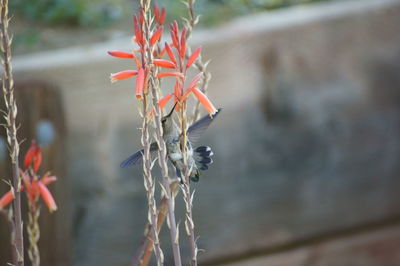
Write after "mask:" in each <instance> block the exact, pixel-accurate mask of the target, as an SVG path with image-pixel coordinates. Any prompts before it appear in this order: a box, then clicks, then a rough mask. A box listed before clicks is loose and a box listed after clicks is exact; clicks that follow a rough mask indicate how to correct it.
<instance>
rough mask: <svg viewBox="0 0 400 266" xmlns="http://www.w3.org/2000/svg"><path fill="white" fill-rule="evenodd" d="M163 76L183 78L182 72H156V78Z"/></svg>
mask: <svg viewBox="0 0 400 266" xmlns="http://www.w3.org/2000/svg"><path fill="white" fill-rule="evenodd" d="M163 77H181V78H183V74H182V73H181V72H176V71H173V72H160V73H158V74H157V78H163Z"/></svg>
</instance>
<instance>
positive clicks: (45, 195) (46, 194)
mask: <svg viewBox="0 0 400 266" xmlns="http://www.w3.org/2000/svg"><path fill="white" fill-rule="evenodd" d="M38 186H39V191H40V195H41V196H42V199H43V201H44V203H46V205H47V207H49V211H50V212H53V211H56V210H57V205H56V202H55V201H54V198H53V196H52V195H51V193H50V191H49V190H48V189H47V187H46V186H45V185H44V184H43V183H42V182H40V181H39V182H38Z"/></svg>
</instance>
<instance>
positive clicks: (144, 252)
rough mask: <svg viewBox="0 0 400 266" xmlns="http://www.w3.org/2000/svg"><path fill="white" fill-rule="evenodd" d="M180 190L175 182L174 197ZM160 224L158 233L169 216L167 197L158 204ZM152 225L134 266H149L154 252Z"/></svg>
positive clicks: (134, 260)
mask: <svg viewBox="0 0 400 266" xmlns="http://www.w3.org/2000/svg"><path fill="white" fill-rule="evenodd" d="M177 190H178V185H177V182H174V183H172V184H171V191H172V194H173V196H174V197H175V194H176V193H177ZM158 209H159V211H158V219H157V221H158V224H157V230H158V232H160V231H161V229H162V226H163V225H164V222H165V218H166V217H167V214H168V200H167V198H166V197H165V195H164V196H163V197H162V199H161V201H160V203H159V204H158ZM150 229H151V228H150V225H149V224H147V225H146V229H145V232H144V236H143V238H142V241H141V242H140V246H139V248H138V249H137V251H136V253H135V256H134V258H133V260H132V266H138V265H140V266H147V265H149V262H150V258H151V253H152V252H153V246H152V245H151V242H150V241H149V240H150V238H151V237H152V231H151V230H150Z"/></svg>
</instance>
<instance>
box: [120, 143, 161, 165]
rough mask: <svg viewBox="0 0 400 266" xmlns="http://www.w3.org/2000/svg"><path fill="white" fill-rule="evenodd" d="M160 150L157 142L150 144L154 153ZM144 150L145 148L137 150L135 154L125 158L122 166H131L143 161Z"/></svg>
mask: <svg viewBox="0 0 400 266" xmlns="http://www.w3.org/2000/svg"><path fill="white" fill-rule="evenodd" d="M157 150H158V145H157V142H153V143H151V144H150V152H151V153H153V152H155V151H157ZM143 152H144V150H143V149H141V150H140V151H137V152H135V153H134V154H132V155H130V156H129V157H128V158H126V159H125V161H123V162H122V163H121V164H120V167H121V168H126V167H130V166H132V165H138V164H141V163H142V162H143Z"/></svg>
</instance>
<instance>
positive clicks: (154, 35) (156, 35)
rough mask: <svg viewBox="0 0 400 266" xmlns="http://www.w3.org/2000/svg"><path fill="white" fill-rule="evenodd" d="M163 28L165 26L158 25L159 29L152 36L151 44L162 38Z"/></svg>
mask: <svg viewBox="0 0 400 266" xmlns="http://www.w3.org/2000/svg"><path fill="white" fill-rule="evenodd" d="M163 30H164V28H163V26H160V27H158V29H157V30H156V31H155V32H154V34H153V36H151V38H150V44H151V45H154V44H155V43H156V42H157V41H158V40H159V39H160V37H161V34H162V32H163Z"/></svg>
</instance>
